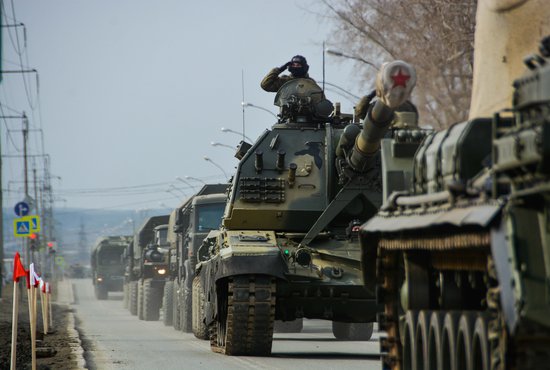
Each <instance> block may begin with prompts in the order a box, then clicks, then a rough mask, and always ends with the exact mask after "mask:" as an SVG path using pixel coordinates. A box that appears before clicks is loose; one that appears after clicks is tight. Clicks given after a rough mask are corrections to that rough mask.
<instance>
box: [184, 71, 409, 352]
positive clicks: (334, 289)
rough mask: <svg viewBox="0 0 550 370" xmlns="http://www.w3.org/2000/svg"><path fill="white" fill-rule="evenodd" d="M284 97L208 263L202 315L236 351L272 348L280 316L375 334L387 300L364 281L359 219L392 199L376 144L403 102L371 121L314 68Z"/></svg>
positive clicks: (210, 242) (209, 243)
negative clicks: (357, 114)
mask: <svg viewBox="0 0 550 370" xmlns="http://www.w3.org/2000/svg"><path fill="white" fill-rule="evenodd" d="M275 104H276V105H277V106H279V107H280V114H279V121H278V123H277V124H275V125H274V126H273V127H272V128H271V130H266V131H265V132H264V133H263V134H262V135H261V136H260V137H259V138H258V140H257V141H256V142H255V143H254V144H253V145H250V144H247V143H244V142H243V143H241V145H240V147H239V150H238V153H237V155H236V156H237V158H239V159H240V163H239V165H238V168H237V172H236V174H235V176H234V177H233V180H232V183H231V188H230V199H229V201H228V203H227V205H226V209H225V213H224V219H223V223H222V224H223V227H222V228H221V229H220V230H219V231H216V232H212V233H211V234H210V235H209V237H208V238H207V239H206V240H205V243H204V244H203V246H202V247H201V248H202V250H203V251H204V252H205V253H203V254H204V256H205V257H204V258H203V259H202V260H201V261H200V262H199V263H198V265H197V273H196V278H195V282H194V289H195V290H194V295H193V298H194V300H193V304H194V310H193V315H194V318H193V321H194V324H195V323H196V322H198V323H199V324H203V325H204V326H205V327H208V328H209V338H210V343H211V347H212V349H213V350H214V351H217V352H223V353H225V354H227V355H269V354H270V353H271V345H272V337H273V323H274V320H282V321H292V320H295V319H297V318H316V319H326V320H331V321H332V322H333V332H334V335H335V336H336V337H337V338H340V339H362V340H366V339H368V338H370V336H371V334H372V323H373V321H374V320H375V317H376V313H377V312H378V309H379V306H378V305H377V304H376V303H375V300H374V291H373V290H372V289H369V288H368V287H367V288H365V287H364V286H363V284H362V279H361V269H360V248H359V243H358V227H359V225H360V224H361V223H362V222H364V221H365V220H367V219H369V218H370V217H372V216H373V215H374V214H375V213H376V212H377V210H378V208H379V206H380V205H381V202H382V188H381V181H380V175H381V174H380V161H379V156H378V155H377V154H376V153H377V149H378V143H379V140H380V138H381V137H382V136H383V135H384V134H385V133H386V129H387V127H388V126H389V125H390V124H391V122H392V120H393V119H394V115H393V110H391V109H389V108H388V111H387V112H385V113H387V114H386V115H381V116H380V117H379V119H378V120H374V121H376V122H371V121H369V122H368V123H367V124H365V128H364V129H363V131H362V128H361V126H360V125H358V124H354V123H352V122H351V121H352V118H351V116H350V115H345V114H341V113H340V112H339V109H338V105H337V106H336V109H334V110H333V106H332V103H330V102H329V101H328V100H326V99H325V97H324V94H323V91H322V90H321V88H320V87H319V86H318V85H317V84H315V83H314V82H313V81H312V80H306V79H295V80H291V81H289V82H287V83H286V84H285V85H284V86H283V87H282V88H281V89H280V90H279V92H278V93H277V95H276V97H275ZM331 112H332V114H331ZM329 115H330V117H329ZM373 123H375V124H373ZM380 127H383V129H381V128H380ZM357 137H361V138H362V141H361V142H360V143H359V144H358V145H355V144H354V143H355V139H356V138H357ZM406 137H407V138H408V139H411V138H412V135H410V134H408V135H406ZM417 139H418V138H417ZM403 141H405V140H403ZM403 144H406V143H403ZM416 145H418V140H417V143H416ZM405 146H407V145H405ZM413 146H414V144H413ZM415 148H416V147H415ZM401 149H403V147H401ZM407 153H408V156H409V157H412V153H414V150H412V151H411V150H408V151H407V150H404V151H402V156H403V157H406V156H407ZM409 159H410V158H409ZM402 174H403V173H402V172H400V173H399V175H402ZM396 177H399V176H396ZM199 293H200V294H199ZM195 297H198V299H197V300H198V301H199V302H198V303H197V305H195V302H197V300H196V299H195ZM195 307H197V308H198V309H197V310H195ZM197 311H198V312H197Z"/></svg>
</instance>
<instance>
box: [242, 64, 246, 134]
mask: <svg viewBox="0 0 550 370" xmlns="http://www.w3.org/2000/svg"><path fill="white" fill-rule="evenodd" d="M241 89H242V93H243V99H242V100H241V101H242V102H244V101H245V100H244V69H241ZM241 105H242V107H243V141H245V137H246V136H245V122H244V104H241Z"/></svg>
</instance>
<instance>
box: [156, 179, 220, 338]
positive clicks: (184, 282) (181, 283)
mask: <svg viewBox="0 0 550 370" xmlns="http://www.w3.org/2000/svg"><path fill="white" fill-rule="evenodd" d="M226 200H227V184H207V185H204V186H203V187H202V188H201V189H200V190H199V191H198V192H197V193H196V194H195V195H193V196H192V197H191V198H189V199H188V200H187V201H185V202H184V203H183V204H182V205H181V206H179V207H178V208H176V209H175V210H174V211H173V212H172V213H171V214H170V220H169V222H168V225H169V227H168V241H169V243H170V280H169V281H167V283H166V284H165V286H164V297H163V306H162V310H163V321H164V324H165V325H174V328H175V329H176V330H182V331H184V332H191V289H192V282H193V278H194V275H195V265H196V263H197V257H196V254H197V250H198V248H199V246H200V245H201V243H202V240H203V239H204V238H205V237H206V235H207V234H208V233H209V232H210V231H211V230H216V229H218V228H219V227H220V225H221V220H222V216H223V210H224V208H225V202H226Z"/></svg>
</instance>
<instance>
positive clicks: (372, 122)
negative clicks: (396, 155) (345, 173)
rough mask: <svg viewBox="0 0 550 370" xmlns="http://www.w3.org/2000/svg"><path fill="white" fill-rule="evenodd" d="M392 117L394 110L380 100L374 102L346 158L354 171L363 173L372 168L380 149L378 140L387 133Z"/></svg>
mask: <svg viewBox="0 0 550 370" xmlns="http://www.w3.org/2000/svg"><path fill="white" fill-rule="evenodd" d="M394 116H395V113H394V110H393V109H392V108H390V107H388V106H387V105H385V104H384V103H383V102H382V101H381V100H378V101H376V103H374V105H373V106H372V108H371V109H370V110H369V112H368V113H367V117H365V120H364V122H363V129H362V130H361V132H360V133H359V135H357V137H356V138H355V145H354V146H353V149H352V150H351V154H350V156H349V158H348V162H349V164H350V166H351V167H352V168H353V169H354V170H355V171H359V172H364V171H366V170H368V169H369V168H371V167H372V165H373V158H374V156H375V155H376V153H377V152H378V149H379V148H380V140H382V138H383V137H384V135H385V134H386V132H387V131H388V128H389V127H390V125H391V122H392V121H393V118H394Z"/></svg>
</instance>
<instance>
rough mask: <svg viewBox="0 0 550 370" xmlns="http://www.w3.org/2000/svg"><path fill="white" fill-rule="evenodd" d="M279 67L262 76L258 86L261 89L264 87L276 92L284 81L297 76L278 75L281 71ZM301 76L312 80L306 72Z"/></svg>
mask: <svg viewBox="0 0 550 370" xmlns="http://www.w3.org/2000/svg"><path fill="white" fill-rule="evenodd" d="M281 72H282V71H281V69H280V68H273V69H272V70H271V71H269V73H268V74H267V75H266V76H265V77H264V79H263V80H262V82H261V84H260V86H261V87H262V89H264V90H265V91H267V92H277V91H279V89H280V88H281V86H283V85H284V84H285V82H287V81H290V80H293V79H295V78H297V77H294V76H293V75H282V76H279V74H280V73H281ZM301 78H308V79H310V80H313V78H311V77H309V75H308V74H307V73H306V75H305V76H304V77H301Z"/></svg>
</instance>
